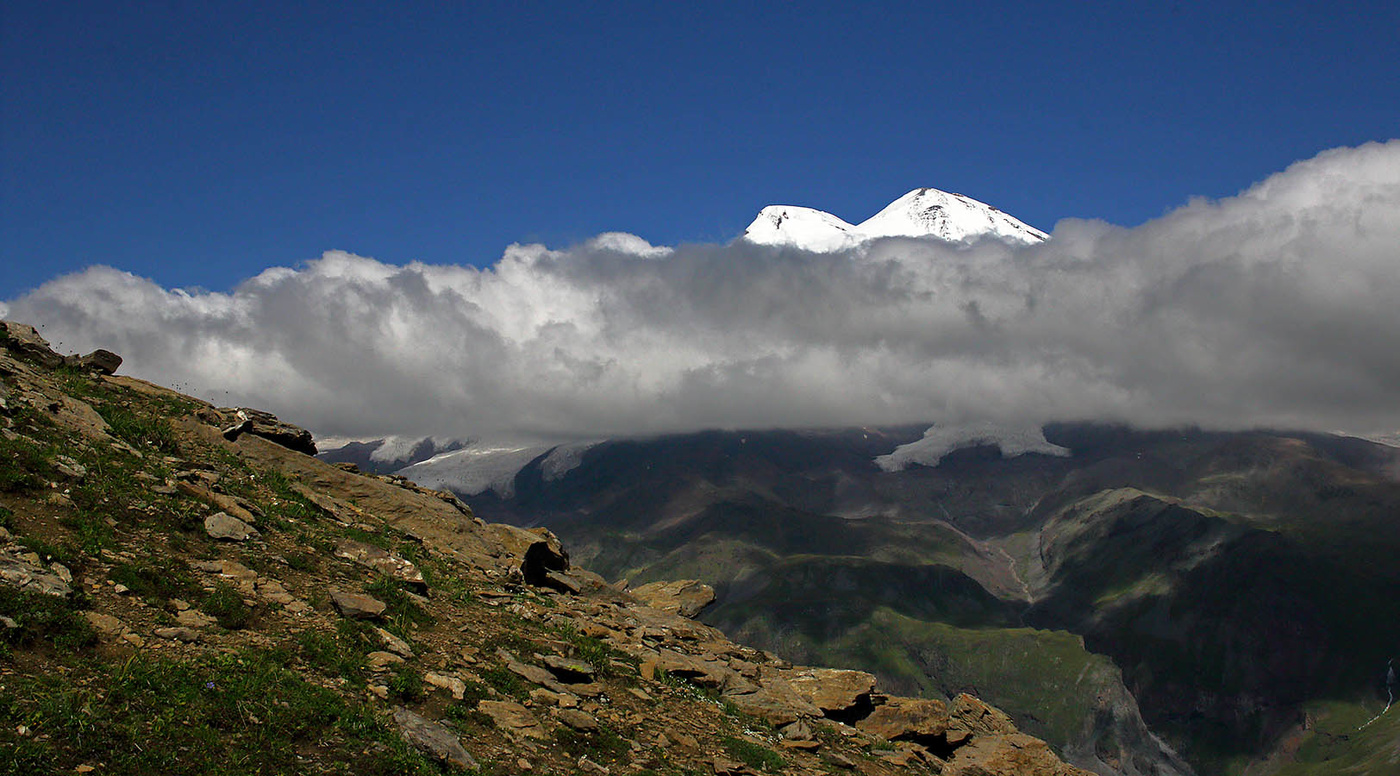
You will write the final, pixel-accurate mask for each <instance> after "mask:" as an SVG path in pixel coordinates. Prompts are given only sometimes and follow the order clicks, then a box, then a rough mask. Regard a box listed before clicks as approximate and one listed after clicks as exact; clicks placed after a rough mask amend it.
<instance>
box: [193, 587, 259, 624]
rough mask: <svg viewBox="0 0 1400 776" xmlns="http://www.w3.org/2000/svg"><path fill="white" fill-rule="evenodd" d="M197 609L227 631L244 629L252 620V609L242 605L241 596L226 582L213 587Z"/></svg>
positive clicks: (244, 604)
mask: <svg viewBox="0 0 1400 776" xmlns="http://www.w3.org/2000/svg"><path fill="white" fill-rule="evenodd" d="M199 608H200V609H201V610H203V611H204V613H205V614H207V615H209V616H211V617H213V618H214V619H216V620H218V621H219V625H221V626H223V627H225V628H227V629H229V630H238V629H239V628H245V627H247V626H248V623H249V622H250V621H251V620H252V619H253V609H252V607H250V606H248V604H246V603H243V595H242V594H241V593H239V592H238V589H237V588H235V587H234V586H233V585H230V584H229V583H227V582H220V583H219V584H217V585H215V586H214V590H213V592H211V593H209V595H208V597H206V598H205V599H204V603H203V604H201V605H200V607H199Z"/></svg>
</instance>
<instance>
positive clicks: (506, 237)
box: [0, 0, 1400, 299]
mask: <svg viewBox="0 0 1400 776" xmlns="http://www.w3.org/2000/svg"><path fill="white" fill-rule="evenodd" d="M0 25H2V26H3V32H0V34H2V35H3V40H0V160H2V161H3V169H2V170H0V264H2V265H3V269H4V271H3V272H0V299H11V298H14V297H16V296H18V295H19V294H22V293H24V292H25V291H26V290H28V289H31V288H33V287H35V286H37V285H39V284H40V283H43V282H44V281H46V280H48V279H51V278H53V277H55V276H57V275H60V274H63V273H68V272H74V271H78V270H80V269H82V268H84V267H86V266H88V265H91V264H109V265H112V266H114V267H117V268H119V269H123V270H127V271H130V272H133V273H136V274H137V275H140V276H143V277H149V278H152V279H153V280H155V282H156V283H157V284H159V285H161V286H164V287H167V288H170V287H193V286H198V287H204V288H209V289H214V290H226V289H229V288H231V287H233V286H234V285H235V284H237V283H238V282H239V281H241V280H243V279H245V278H248V277H250V276H252V275H254V274H256V273H258V272H259V271H261V270H262V269H264V268H266V267H270V266H279V265H285V266H297V265H299V264H301V263H302V262H304V261H307V260H310V259H314V258H316V257H318V256H320V255H321V254H322V252H324V251H326V250H331V249H342V250H346V251H350V252H353V253H356V254H360V255H365V256H373V257H375V258H377V259H379V260H380V261H383V262H388V263H391V264H402V263H406V262H409V261H414V260H421V261H425V262H429V263H435V264H472V265H478V266H480V265H487V264H491V263H493V262H495V261H496V260H497V259H498V258H499V257H500V256H501V253H502V251H503V249H504V248H505V246H506V245H508V244H509V243H512V242H525V241H543V242H545V243H547V244H549V245H551V246H555V247H564V246H568V245H571V244H574V243H576V242H579V241H581V240H583V239H586V238H587V237H589V236H591V235H594V234H597V233H599V232H603V231H610V230H622V231H629V232H633V233H636V234H638V235H641V236H642V237H644V238H646V239H648V240H650V241H652V242H653V243H658V244H677V243H682V242H694V241H710V242H717V241H725V240H728V239H730V238H732V237H734V236H736V235H737V234H738V233H739V232H740V231H741V230H742V229H743V228H744V226H745V225H746V224H747V223H748V221H749V220H750V219H751V218H752V216H753V215H754V213H756V212H757V210H758V209H759V208H760V207H762V206H763V205H765V204H769V203H788V204H803V205H809V206H812V207H817V208H821V209H824V210H828V211H830V212H833V213H835V214H836V215H838V216H841V217H843V218H845V219H847V220H850V221H858V220H861V219H864V218H866V217H867V216H869V215H871V214H872V213H874V212H875V211H876V210H878V209H879V208H880V207H882V206H883V205H885V204H886V203H888V202H889V201H890V200H893V199H894V198H895V197H897V196H899V195H900V194H902V193H904V192H905V191H907V190H909V189H911V188H914V187H917V186H935V187H938V188H942V189H946V190H950V191H958V192H962V193H964V194H967V195H969V196H973V197H976V198H978V199H981V200H983V201H986V202H989V203H991V204H994V205H996V206H998V207H1000V208H1002V209H1003V210H1006V211H1007V212H1009V213H1011V214H1013V215H1015V216H1017V217H1019V218H1021V219H1022V220H1024V221H1026V222H1028V223H1030V224H1032V225H1035V226H1038V227H1040V228H1043V229H1047V230H1048V229H1050V228H1051V227H1053V226H1054V224H1055V222H1056V221H1057V220H1059V219H1061V218H1065V217H1081V218H1082V217H1088V218H1102V219H1106V220H1108V221H1110V222H1112V223H1116V224H1124V225H1133V224H1138V223H1141V222H1142V221H1144V220H1146V219H1150V218H1154V217H1157V216H1159V215H1162V214H1163V213H1164V212H1166V211H1168V210H1169V209H1172V208H1175V207H1177V206H1180V205H1181V204H1183V203H1185V202H1186V201H1187V199H1188V198H1189V197H1191V196H1194V195H1202V196H1207V197H1221V196H1228V195H1231V194H1234V193H1236V192H1238V191H1240V190H1242V189H1244V188H1246V187H1247V186H1249V185H1250V184H1252V183H1254V182H1256V181H1258V180H1261V179H1263V178H1264V177H1266V176H1268V175H1269V174H1271V173H1274V172H1277V171H1279V170H1282V169H1283V168H1285V167H1286V166H1287V165H1288V164H1290V163H1291V162H1294V161H1295V160H1299V159H1303V158H1307V157H1310V156H1313V155H1314V154H1316V153H1317V152H1319V151H1321V150H1323V149H1326V148H1331V147H1335V146H1341V145H1357V144H1360V143H1363V142H1366V141H1370V140H1383V139H1386V138H1388V137H1392V136H1395V135H1397V134H1400V132H1397V130H1400V65H1397V63H1400V34H1397V30H1400V5H1397V4H1396V3H1394V2H1393V0H1392V1H1391V2H1375V3H1367V2H1357V3H1349V4H1343V5H1338V4H1323V3H1315V4H1305V3H1288V2H1257V3H1255V2H1213V3H1175V4H1168V3H1154V4H1138V3H1116V2H1115V3H1098V2H1074V3H995V2H987V3H960V4H942V3H860V4H854V3H802V4H798V3H781V4H779V3H754V2H747V3H703V4H694V7H690V6H686V7H681V5H680V4H669V3H668V4H657V3H636V4H632V3H601V4H594V3H528V4H524V3H498V4H497V3H421V4H411V3H353V2H341V3H325V4H321V3H258V2H241V3H178V2H152V3H143V4H125V3H110V2H103V3H81V2H70V3H53V2H29V1H28V0H12V2H9V3H7V4H6V6H5V9H4V11H3V16H0Z"/></svg>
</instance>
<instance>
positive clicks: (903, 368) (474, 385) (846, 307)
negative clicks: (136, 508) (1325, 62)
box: [7, 141, 1400, 440]
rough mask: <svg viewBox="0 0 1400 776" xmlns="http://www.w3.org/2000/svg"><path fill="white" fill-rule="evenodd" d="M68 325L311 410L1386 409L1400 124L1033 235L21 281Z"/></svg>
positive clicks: (513, 415)
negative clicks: (1209, 190) (1219, 182)
mask: <svg viewBox="0 0 1400 776" xmlns="http://www.w3.org/2000/svg"><path fill="white" fill-rule="evenodd" d="M7 307H8V317H10V318H13V319H17V320H23V321H27V322H32V323H36V324H43V325H44V326H45V329H44V331H45V334H46V336H48V337H49V339H51V340H54V341H62V342H63V343H64V346H65V347H66V348H67V349H70V350H83V351H86V350H88V349H90V348H95V347H105V348H109V349H111V350H114V351H116V352H118V353H120V354H122V355H123V356H124V357H125V358H126V359H127V361H126V366H125V367H124V371H125V372H127V373H130V374H135V375H138V376H141V377H145V378H147V379H150V380H153V381H155V382H158V383H163V384H167V385H173V384H178V385H180V386H182V387H186V388H188V389H190V390H192V392H194V393H196V394H197V395H201V396H203V397H204V398H207V399H209V400H211V401H214V402H216V403H220V404H228V403H235V402H236V403H242V404H248V405H252V406H258V407H263V408H266V409H268V410H271V411H273V412H276V413H278V414H279V415H281V416H283V417H285V418H286V419H288V420H290V421H292V422H295V423H299V424H301V425H305V426H308V427H310V428H312V429H314V430H316V431H318V432H320V433H323V434H336V435H345V436H359V437H367V436H376V435H384V434H398V435H405V436H415V435H417V436H424V435H429V434H432V435H437V436H451V437H474V438H478V439H490V438H499V439H511V440H550V439H553V440H560V439H569V438H598V437H605V436H613V435H624V434H641V433H655V432H669V431H683V430H691V429H699V428H715V427H718V428H743V427H765V428H766V427H784V426H786V427H802V426H837V425H864V424H881V423H895V422H921V421H930V422H935V423H949V424H979V423H995V424H1003V425H1009V426H1015V427H1023V426H1026V425H1028V424H1037V423H1040V422H1044V421H1049V420H1077V419H1099V420H1114V421H1128V422H1133V423H1137V424H1141V425H1154V426H1155V425H1174V424H1187V423H1192V424H1200V425H1204V426H1208V427H1219V428H1241V427H1256V426H1271V427H1288V428H1307V429H1325V430H1331V429H1343V430H1350V431H1355V432H1374V431H1376V430H1381V429H1387V430H1394V429H1396V428H1400V141H1391V142H1389V143H1385V144H1369V145H1366V146H1362V147H1360V148H1354V149H1338V150H1334V151H1328V152H1326V153H1323V154H1321V155H1319V156H1318V157H1316V158H1314V159H1310V160H1307V161H1303V162H1299V163H1297V164H1294V165H1293V166H1291V167H1289V168H1288V169H1287V170H1286V171H1284V172H1281V173H1279V174H1277V175H1274V176H1272V177H1270V178H1269V179H1267V180H1265V181H1263V182H1262V183H1259V184H1257V185H1255V186H1253V187H1252V188H1250V189H1248V190H1246V191H1244V192H1243V193H1241V194H1240V195H1238V196H1236V197H1232V198H1229V199H1225V200H1221V201H1218V202H1210V201H1204V200H1202V201H1193V202H1191V203H1189V204H1188V205H1186V206H1184V207H1182V208H1180V209H1178V210H1176V211H1174V212H1172V213H1170V214H1168V215H1166V216H1164V217H1163V218H1160V219H1157V220H1155V221H1152V222H1149V223H1147V224H1144V225H1142V226H1140V227H1136V228H1132V229H1125V228H1120V227H1114V226H1111V225H1109V224H1106V223H1101V222H1095V221H1077V220H1067V221H1063V222H1061V223H1060V224H1058V225H1057V227H1056V229H1055V231H1054V233H1053V236H1052V238H1051V239H1050V240H1049V241H1047V242H1045V243H1043V244H1040V245H1034V246H1028V247H1010V246H1006V245H1002V244H999V243H990V242H984V243H980V244H977V245H974V246H971V247H967V248H961V249H960V248H957V247H953V246H948V245H944V244H939V243H936V242H931V241H920V240H913V239H888V240H881V241H877V242H873V243H868V244H866V245H865V246H863V247H861V248H858V249H855V250H852V251H847V252H843V253H836V254H823V255H813V254H808V253H802V252H798V251H784V250H780V249H774V248H766V247H762V246H754V245H748V244H744V243H735V244H732V245H684V246H680V247H678V248H675V249H666V248H654V247H652V246H650V245H648V244H647V243H646V242H645V241H643V240H641V239H640V238H637V237H634V236H632V235H622V234H616V233H614V234H608V235H600V236H599V237H597V238H594V239H593V240H590V241H589V242H587V243H585V244H583V245H581V246H577V247H575V248H572V249H569V250H562V251H551V250H547V249H546V248H544V247H543V246H538V245H524V246H520V245H517V246H511V247H510V248H508V249H507V250H506V252H505V255H504V257H503V258H502V259H501V260H500V261H499V262H498V263H496V264H495V265H494V266H492V267H489V268H486V269H475V268H472V267H465V266H431V265H424V264H410V265H408V266H402V267H401V266H395V265H390V264H384V263H381V262H378V261H375V260H373V259H368V258H362V257H358V256H353V255H350V254H346V253H339V252H333V253H327V254H325V255H324V256H323V257H322V258H320V259H318V260H315V261H311V262H308V263H307V264H306V265H305V266H303V267H301V268H299V269H287V268H275V269H269V270H267V271H265V272H263V273H262V274H261V275H258V276H257V277H255V278H252V279H250V280H248V281H246V282H244V283H243V284H242V285H240V286H238V287H237V288H236V289H235V290H234V291H233V292H232V293H229V294H222V293H205V292H190V293H186V292H184V291H179V290H173V291H172V290H167V289H164V288H161V287H160V286H157V285H156V284H154V283H152V282H150V281H148V280H144V279H142V278H139V277H136V276H133V275H130V274H128V273H125V272H121V271H119V270H116V269H111V268H108V267H102V266H94V267H92V268H90V269H88V270H86V271H84V272H81V273H77V274H73V275H68V276H64V277H60V278H57V279H55V280H52V281H50V282H48V283H46V284H45V285H43V286H41V287H40V288H38V289H36V290H35V291H33V292H31V293H29V294H28V295H26V296H23V297H20V298H17V299H14V300H11V301H10V302H9V303H8V305H7Z"/></svg>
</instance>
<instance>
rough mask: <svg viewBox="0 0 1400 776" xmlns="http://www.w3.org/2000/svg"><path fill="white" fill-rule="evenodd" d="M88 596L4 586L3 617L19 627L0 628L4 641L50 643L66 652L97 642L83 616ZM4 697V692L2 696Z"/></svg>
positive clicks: (0, 593)
mask: <svg viewBox="0 0 1400 776" xmlns="http://www.w3.org/2000/svg"><path fill="white" fill-rule="evenodd" d="M86 603H87V599H86V597H85V596H81V595H76V594H75V595H74V596H73V597H72V598H68V599H64V598H58V597H56V596H50V595H42V594H40V593H30V592H25V591H20V590H16V589H14V588H12V587H9V586H0V614H3V615H5V616H6V617H9V618H10V619H12V620H14V621H15V623H16V624H17V625H18V626H19V627H17V628H0V639H3V641H4V642H5V643H6V644H9V645H12V646H20V647H28V646H32V645H35V644H39V643H42V644H48V645H50V646H52V647H53V648H54V649H56V650H58V651H59V652H62V653H71V652H77V651H79V650H82V649H85V648H87V647H90V646H92V645H94V644H96V643H97V633H96V632H95V631H93V629H92V626H91V625H89V624H88V621H87V618H85V617H83V615H82V608H83V607H84V606H85V605H86ZM0 694H3V693H0Z"/></svg>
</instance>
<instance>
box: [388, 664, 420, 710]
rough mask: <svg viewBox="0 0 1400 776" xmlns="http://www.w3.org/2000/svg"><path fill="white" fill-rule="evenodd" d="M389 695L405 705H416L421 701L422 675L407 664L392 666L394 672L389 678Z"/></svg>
mask: <svg viewBox="0 0 1400 776" xmlns="http://www.w3.org/2000/svg"><path fill="white" fill-rule="evenodd" d="M388 684H389V694H390V695H391V696H392V697H393V698H394V699H395V700H399V701H403V702H405V703H417V702H418V701H421V700H423V698H424V697H425V694H424V692H423V674H422V673H420V672H419V671H418V669H416V668H414V667H413V666H410V665H408V664H407V663H400V664H399V665H397V666H394V672H393V674H392V675H390V676H389V683H388Z"/></svg>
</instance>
